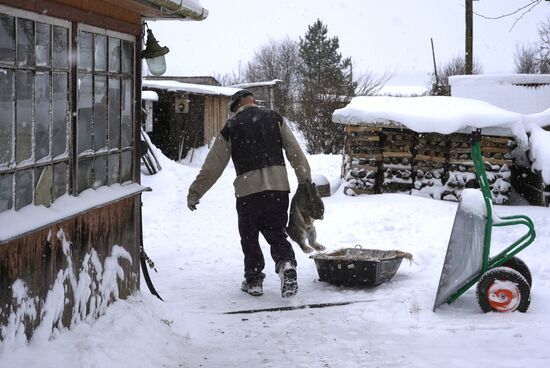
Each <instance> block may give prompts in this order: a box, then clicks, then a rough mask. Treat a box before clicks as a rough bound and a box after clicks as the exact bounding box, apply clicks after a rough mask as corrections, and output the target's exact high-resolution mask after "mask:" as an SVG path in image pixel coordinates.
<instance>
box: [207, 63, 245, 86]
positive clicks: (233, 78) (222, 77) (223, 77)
mask: <svg viewBox="0 0 550 368" xmlns="http://www.w3.org/2000/svg"><path fill="white" fill-rule="evenodd" d="M214 78H216V80H217V81H218V82H220V84H221V85H222V86H232V85H234V84H239V83H244V82H245V81H246V77H245V69H244V67H243V65H242V63H241V62H240V61H239V65H238V66H237V69H236V70H234V71H232V72H230V73H222V74H218V73H214Z"/></svg>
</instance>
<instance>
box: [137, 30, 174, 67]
mask: <svg viewBox="0 0 550 368" xmlns="http://www.w3.org/2000/svg"><path fill="white" fill-rule="evenodd" d="M169 51H170V50H169V49H168V47H166V46H164V47H162V46H160V45H159V43H158V41H157V40H156V38H155V36H153V31H151V30H150V29H148V30H147V44H146V46H145V50H143V51H142V52H141V57H142V58H144V59H145V61H146V62H147V67H148V68H149V71H150V72H151V74H153V75H162V74H164V72H165V71H166V60H165V58H164V55H166V54H167V53H168V52H169Z"/></svg>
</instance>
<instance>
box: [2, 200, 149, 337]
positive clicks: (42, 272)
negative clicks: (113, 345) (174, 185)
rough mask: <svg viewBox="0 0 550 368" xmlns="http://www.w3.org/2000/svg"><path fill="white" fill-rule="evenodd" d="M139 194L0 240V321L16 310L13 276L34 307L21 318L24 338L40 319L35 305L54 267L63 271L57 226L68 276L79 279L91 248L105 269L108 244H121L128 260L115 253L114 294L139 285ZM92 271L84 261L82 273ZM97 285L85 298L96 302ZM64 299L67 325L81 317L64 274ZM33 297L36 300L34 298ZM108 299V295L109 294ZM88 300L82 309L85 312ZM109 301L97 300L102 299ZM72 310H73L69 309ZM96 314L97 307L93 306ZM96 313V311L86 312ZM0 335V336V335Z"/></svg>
mask: <svg viewBox="0 0 550 368" xmlns="http://www.w3.org/2000/svg"><path fill="white" fill-rule="evenodd" d="M139 204H140V198H139V196H136V197H133V198H126V199H122V200H120V201H117V202H114V203H112V204H110V205H107V206H105V207H101V208H98V209H94V210H91V211H89V212H87V213H84V214H82V215H80V216H77V217H73V218H71V219H67V220H65V221H62V222H59V223H57V224H55V225H52V226H50V227H48V228H44V229H41V230H39V231H36V232H34V233H32V234H31V235H27V236H23V237H20V238H16V239H15V240H11V241H8V242H4V243H0V326H7V324H8V317H9V316H10V314H12V313H14V312H15V311H17V308H18V305H17V303H16V300H15V299H14V298H13V296H12V285H13V283H14V282H15V281H16V280H22V281H23V282H25V283H26V285H27V286H28V293H29V295H28V300H29V301H31V302H33V300H34V305H35V307H36V309H37V314H36V318H34V319H31V318H25V320H24V326H25V334H26V335H27V338H30V337H31V335H32V333H33V330H34V329H35V328H36V327H37V326H38V325H39V324H40V322H41V321H40V318H41V317H40V316H41V308H42V306H43V305H44V302H45V300H46V297H47V295H48V292H49V291H50V290H51V289H52V287H53V285H54V282H55V281H56V279H57V278H58V273H59V272H60V271H62V270H63V271H65V272H66V273H69V271H70V270H68V267H69V262H68V261H69V259H68V258H67V256H65V254H64V252H63V246H62V245H63V244H62V241H61V240H60V239H59V238H58V236H57V234H58V231H59V230H62V231H63V233H64V234H65V237H66V239H67V240H68V241H70V242H71V246H70V253H69V254H70V260H71V261H72V267H73V270H72V273H73V275H72V276H75V277H76V278H77V279H78V278H79V273H80V272H81V269H82V267H83V260H84V257H85V256H86V255H89V254H90V252H91V251H92V249H93V250H95V252H97V256H98V258H99V260H100V262H101V264H102V265H103V267H104V268H105V258H106V257H108V256H110V255H111V251H112V249H113V246H114V245H119V246H121V247H123V248H124V249H125V250H126V251H127V252H128V253H129V254H130V256H131V259H132V262H131V264H130V262H129V261H128V260H126V259H123V258H119V259H118V264H119V265H120V266H121V267H122V269H123V271H124V280H121V279H118V280H117V284H118V293H119V297H120V298H126V297H127V296H128V295H129V294H131V293H133V292H134V291H136V290H138V289H139V267H140V262H139V244H138V239H139V238H138V236H139V233H138V230H137V229H138V225H139V221H140V220H139ZM97 271H98V270H96V269H94V268H93V267H91V266H90V268H89V269H88V274H89V276H90V277H91V279H92V280H95V273H96V272H97ZM98 286H99V285H97V283H94V282H92V284H90V285H89V287H90V291H91V293H92V295H91V297H93V298H95V300H96V301H100V300H101V298H102V295H101V294H100V293H99V290H98V289H99V287H98ZM64 287H65V298H66V300H67V301H68V302H67V303H66V304H65V307H64V310H63V315H62V317H61V323H62V324H63V326H65V327H71V320H74V319H75V318H76V319H77V320H78V319H80V318H81V316H79V313H78V305H75V298H74V295H73V292H74V290H73V289H72V287H71V282H70V281H69V277H68V276H67V277H65V280H64ZM34 298H36V299H34ZM110 299H111V298H110ZM90 300H91V299H88V304H87V312H86V313H90ZM111 301H112V300H103V303H107V302H111ZM75 311H76V315H73V314H75ZM95 312H96V313H97V312H99V311H98V310H97V308H96V311H95ZM92 317H94V318H95V317H97V315H92ZM1 338H2V337H1V336H0V339H1Z"/></svg>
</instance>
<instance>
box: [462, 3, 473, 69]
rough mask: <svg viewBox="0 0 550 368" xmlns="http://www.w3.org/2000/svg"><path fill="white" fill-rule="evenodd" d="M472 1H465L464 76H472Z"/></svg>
mask: <svg viewBox="0 0 550 368" xmlns="http://www.w3.org/2000/svg"><path fill="white" fill-rule="evenodd" d="M472 2H473V0H466V47H465V52H466V54H465V55H464V74H472V72H473V69H474V66H473V65H474V47H473V38H474V22H473V18H474V9H473V5H472Z"/></svg>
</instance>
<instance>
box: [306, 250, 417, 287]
mask: <svg viewBox="0 0 550 368" xmlns="http://www.w3.org/2000/svg"><path fill="white" fill-rule="evenodd" d="M310 258H312V259H313V260H314V261H315V266H316V267H317V272H318V273H319V280H320V281H326V282H328V283H331V284H335V285H345V286H376V285H380V284H381V283H383V282H386V281H389V280H390V279H391V278H392V277H393V276H394V275H395V273H396V272H397V270H398V269H399V266H400V265H401V261H402V260H403V258H406V259H409V260H411V259H412V255H411V254H410V253H406V252H401V251H398V250H378V249H362V248H343V249H339V250H337V251H334V252H332V253H319V254H315V255H312V256H310Z"/></svg>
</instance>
